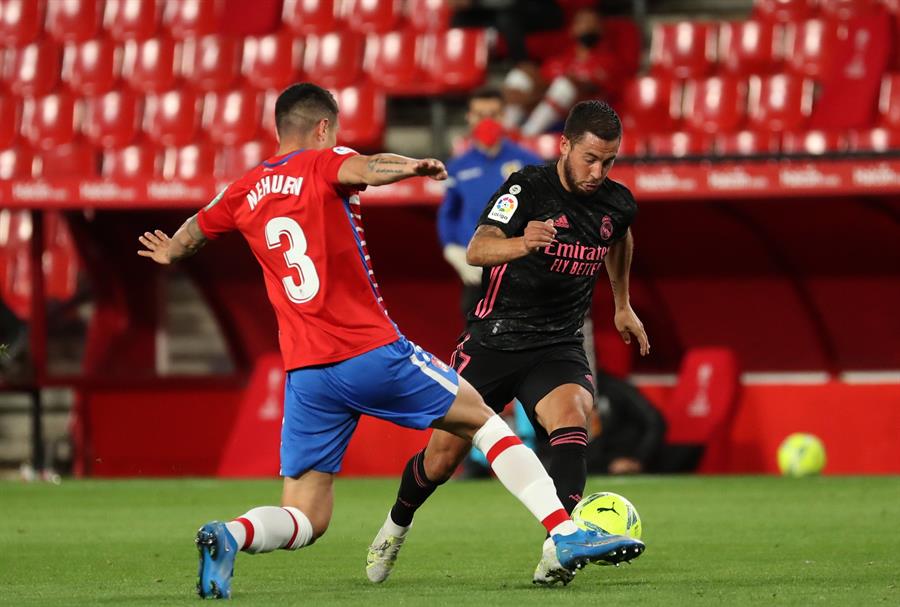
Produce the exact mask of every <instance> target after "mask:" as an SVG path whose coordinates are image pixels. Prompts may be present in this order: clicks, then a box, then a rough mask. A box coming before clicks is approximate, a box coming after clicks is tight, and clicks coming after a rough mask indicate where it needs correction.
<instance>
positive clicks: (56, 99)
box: [22, 92, 76, 150]
mask: <svg viewBox="0 0 900 607" xmlns="http://www.w3.org/2000/svg"><path fill="white" fill-rule="evenodd" d="M75 127H76V124H75V97H74V96H73V95H72V94H71V93H68V92H59V93H54V94H52V95H45V96H44V97H29V98H28V99H26V100H25V107H24V109H23V112H22V135H24V136H25V138H26V139H28V141H29V142H30V143H31V145H32V146H34V147H35V148H37V149H40V150H47V149H50V148H53V147H56V146H61V145H66V144H68V143H71V142H72V140H73V138H74V137H75Z"/></svg>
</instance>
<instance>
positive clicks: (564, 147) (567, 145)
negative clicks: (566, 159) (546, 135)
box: [559, 135, 572, 156]
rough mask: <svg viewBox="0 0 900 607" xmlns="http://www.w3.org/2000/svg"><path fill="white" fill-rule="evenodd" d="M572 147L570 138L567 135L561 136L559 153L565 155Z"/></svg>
mask: <svg viewBox="0 0 900 607" xmlns="http://www.w3.org/2000/svg"><path fill="white" fill-rule="evenodd" d="M571 149H572V143H571V142H570V141H569V138H568V137H566V136H565V135H560V136H559V155H560V156H565V155H566V154H568V153H569V151H570V150H571Z"/></svg>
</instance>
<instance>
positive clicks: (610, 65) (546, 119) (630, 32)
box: [503, 9, 641, 137]
mask: <svg viewBox="0 0 900 607" xmlns="http://www.w3.org/2000/svg"><path fill="white" fill-rule="evenodd" d="M569 38H570V45H569V47H568V48H567V49H566V50H564V51H562V52H561V53H560V54H558V55H555V56H553V57H550V58H549V59H547V60H546V61H544V62H543V64H542V65H541V66H540V67H538V66H536V65H534V64H532V63H523V64H520V65H518V66H517V67H516V68H514V69H513V70H511V71H510V72H509V74H507V76H506V80H505V81H504V84H503V95H504V98H505V100H506V113H505V116H504V122H505V124H506V126H507V127H509V128H518V127H521V133H522V135H524V136H527V137H533V136H535V135H539V134H541V133H543V132H546V131H547V130H548V129H550V128H551V127H553V126H554V125H556V124H559V123H560V122H561V121H562V120H563V119H564V118H565V117H566V113H568V111H569V108H571V107H572V105H573V104H574V103H575V102H576V101H579V100H582V99H587V98H595V99H603V100H605V101H607V102H609V103H610V104H611V105H613V106H615V105H616V101H617V97H618V93H619V91H621V90H622V89H623V88H624V85H625V81H626V80H627V79H628V78H630V77H631V76H633V75H634V74H635V73H636V72H637V70H638V64H639V61H640V53H641V42H640V35H639V34H638V30H637V28H636V27H635V26H634V24H633V23H631V22H630V21H626V20H621V19H617V20H615V26H612V25H611V21H604V19H603V18H602V17H601V15H600V12H599V11H598V10H596V9H582V10H580V11H578V12H577V13H575V16H574V17H573V19H572V24H571V26H570V27H569Z"/></svg>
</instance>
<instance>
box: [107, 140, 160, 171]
mask: <svg viewBox="0 0 900 607" xmlns="http://www.w3.org/2000/svg"><path fill="white" fill-rule="evenodd" d="M159 159H160V157H159V150H157V149H156V148H155V147H154V146H152V145H130V146H128V147H125V148H119V149H112V150H105V151H104V152H103V169H102V172H101V174H102V175H103V176H104V177H110V178H113V179H131V178H134V177H152V176H154V175H156V173H157V165H158V164H159Z"/></svg>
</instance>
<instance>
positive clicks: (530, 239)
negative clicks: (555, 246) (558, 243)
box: [524, 219, 556, 253]
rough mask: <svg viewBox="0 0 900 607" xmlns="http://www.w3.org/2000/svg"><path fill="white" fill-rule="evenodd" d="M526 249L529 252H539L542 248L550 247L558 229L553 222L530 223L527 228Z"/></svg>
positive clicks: (549, 220) (550, 220)
mask: <svg viewBox="0 0 900 607" xmlns="http://www.w3.org/2000/svg"><path fill="white" fill-rule="evenodd" d="M524 236H525V248H526V249H528V252H529V253H531V252H533V251H537V250H538V249H540V248H541V247H546V246H548V245H549V244H550V243H551V242H553V239H554V238H556V228H554V227H553V220H552V219H548V220H546V221H529V222H528V225H526V226H525V234H524Z"/></svg>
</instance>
